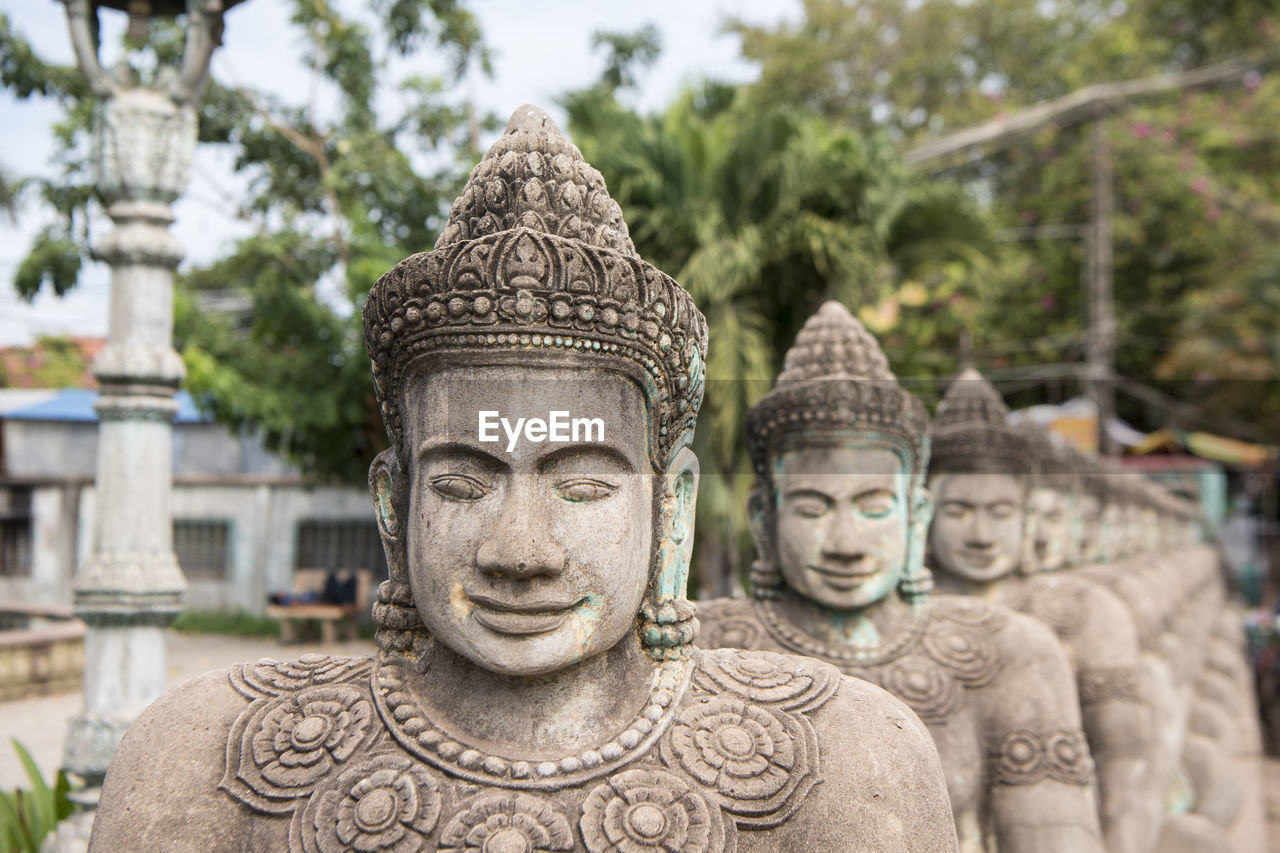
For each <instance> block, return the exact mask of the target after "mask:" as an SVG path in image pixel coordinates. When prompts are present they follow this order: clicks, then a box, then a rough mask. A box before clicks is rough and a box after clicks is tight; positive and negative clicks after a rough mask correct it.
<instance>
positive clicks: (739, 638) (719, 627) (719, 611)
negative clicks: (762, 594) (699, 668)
mask: <svg viewBox="0 0 1280 853" xmlns="http://www.w3.org/2000/svg"><path fill="white" fill-rule="evenodd" d="M697 604H698V609H697V617H698V639H697V643H698V645H699V646H701V647H702V648H704V649H726V648H727V649H758V648H775V647H776V644H774V643H773V642H772V641H771V640H770V638H769V634H768V631H766V630H765V627H764V623H763V622H761V620H760V616H759V614H758V613H757V612H756V607H755V602H754V599H751V598H713V599H709V600H707V601H699V602H698V603H697Z"/></svg>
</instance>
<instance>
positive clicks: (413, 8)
mask: <svg viewBox="0 0 1280 853" xmlns="http://www.w3.org/2000/svg"><path fill="white" fill-rule="evenodd" d="M231 14H232V15H234V14H236V12H235V11H233V12H232V13H231ZM290 20H291V24H292V33H291V35H293V36H295V37H296V38H298V39H300V40H301V42H302V45H303V48H302V61H303V62H304V63H306V65H307V67H309V68H310V69H311V70H312V74H313V76H314V88H315V91H317V92H320V93H323V94H324V96H325V97H324V98H323V101H324V103H325V108H324V109H323V110H320V109H317V108H316V106H315V104H314V103H286V102H284V101H282V100H281V99H279V98H277V97H274V96H272V95H270V94H269V93H267V92H265V91H260V90H256V89H254V88H251V87H230V86H227V85H225V84H224V83H223V82H222V81H219V80H217V79H215V80H213V81H212V83H211V85H210V87H209V90H208V92H207V94H206V96H205V99H204V101H203V102H202V104H201V107H200V140H201V142H202V143H204V144H215V145H221V146H225V147H226V148H228V149H229V150H230V151H231V152H232V153H233V155H234V163H235V169H236V171H237V172H238V173H240V174H241V175H242V176H244V177H245V178H247V183H248V189H247V191H246V192H245V194H244V195H243V196H239V197H236V198H234V199H228V202H227V203H228V204H229V205H234V208H235V209H236V210H237V211H238V212H239V215H240V216H241V217H242V218H243V219H244V220H246V221H247V222H248V223H250V224H251V225H252V226H253V228H254V232H255V233H253V234H252V235H251V236H250V237H247V238H245V239H244V240H241V241H240V242H239V243H237V244H236V246H235V247H234V248H233V249H232V250H231V251H230V252H229V253H228V254H227V255H226V256H225V257H222V258H220V259H218V260H217V261H215V262H214V263H212V264H210V265H208V266H207V267H204V268H192V269H187V270H185V271H184V273H183V274H182V275H180V276H179V279H178V288H179V293H178V295H177V306H176V310H175V344H176V346H177V347H178V349H179V350H180V351H181V353H182V355H183V358H184V360H185V362H186V364H187V371H188V377H187V387H188V389H189V390H190V391H191V392H192V394H193V396H194V397H195V398H196V399H197V401H199V402H200V403H201V404H202V405H203V406H205V407H206V408H207V409H209V410H211V411H212V412H213V413H214V415H215V416H216V417H218V418H219V419H221V420H223V421H226V422H228V423H230V424H233V425H237V426H238V425H241V424H246V423H252V424H254V425H256V426H257V427H258V428H260V429H261V431H262V433H263V435H264V438H265V440H266V443H267V445H268V446H269V447H270V448H271V449H273V450H277V451H280V452H283V453H285V454H287V455H288V456H289V457H291V458H292V459H293V460H294V461H295V462H297V463H299V464H300V465H301V466H302V467H303V468H304V469H305V470H307V471H308V472H310V473H313V474H315V475H318V476H321V477H332V478H341V479H346V480H348V481H351V482H360V481H362V480H363V478H364V477H365V473H366V471H367V470H368V464H369V462H370V461H371V459H372V457H373V455H375V454H376V453H377V452H378V450H380V449H381V448H382V446H384V442H385V438H384V437H383V435H382V428H381V423H380V421H379V419H378V413H377V410H376V406H375V405H374V404H373V393H372V380H371V377H370V372H369V365H368V358H367V355H366V354H365V350H364V344H363V340H362V336H361V333H360V329H359V309H360V307H361V306H362V304H363V299H364V297H365V294H366V293H367V292H368V290H369V287H370V286H371V285H372V283H373V282H374V281H375V280H376V279H377V277H378V276H379V275H381V274H382V273H383V272H384V271H386V269H387V268H389V267H390V266H392V265H393V264H394V263H396V262H397V261H399V260H400V259H401V258H403V257H405V256H407V255H409V254H412V253H413V252H416V251H422V250H425V249H427V248H430V246H431V245H432V243H433V242H434V239H435V232H436V229H437V228H438V226H439V225H440V223H441V222H442V217H443V215H444V214H445V213H446V212H447V205H448V204H449V203H450V202H451V201H452V199H453V197H454V195H455V194H456V192H457V190H458V188H459V186H460V183H461V180H462V178H463V177H464V174H465V171H464V169H465V167H466V166H467V165H469V164H470V163H471V162H473V161H474V160H475V159H476V157H478V152H476V151H475V146H476V144H477V137H478V134H479V133H480V132H481V131H482V130H485V129H487V128H490V127H492V126H493V119H492V118H490V117H487V116H477V115H475V113H474V111H473V110H472V109H471V108H470V106H469V105H468V104H466V103H464V102H459V101H457V100H456V99H455V98H454V95H453V92H454V91H455V89H456V88H457V87H456V84H457V83H458V82H459V80H460V79H461V78H462V77H463V76H465V75H467V74H470V73H487V71H488V69H489V65H490V54H489V49H488V47H487V45H486V44H485V43H484V41H483V39H482V38H481V34H480V32H479V28H478V25H477V23H476V21H475V19H474V17H473V16H472V15H471V13H470V12H469V11H467V8H466V4H465V3H463V2H459V0H379V2H376V3H374V4H372V6H371V10H370V11H369V12H365V13H356V14H350V15H349V14H346V13H344V12H343V11H342V10H341V9H340V8H339V7H338V6H337V5H336V4H334V5H331V4H329V3H327V2H324V0H293V2H292V3H291V18H290ZM428 44H429V45H430V46H431V48H432V49H434V50H436V51H437V52H438V53H439V55H440V56H441V57H442V58H443V60H444V65H445V69H446V70H445V71H444V73H443V74H440V75H437V76H428V75H424V74H413V75H410V76H408V77H405V78H403V79H397V78H396V77H395V76H394V75H393V74H392V68H393V67H394V66H393V62H394V61H395V60H397V59H399V58H401V57H405V56H407V55H409V54H410V52H411V51H415V50H418V49H420V48H422V47H424V46H425V45H428ZM126 47H127V48H128V49H127V50H126V52H125V58H126V60H127V61H128V62H130V63H131V64H132V65H134V66H135V67H136V68H137V69H138V71H139V73H140V74H141V73H142V72H143V71H145V69H146V68H148V67H153V66H155V65H156V64H158V63H173V62H175V61H177V58H178V56H179V55H180V51H181V47H182V41H181V29H180V28H179V27H178V25H177V24H175V23H173V22H169V23H165V22H163V21H153V22H152V24H151V26H150V30H149V33H148V38H147V41H146V43H145V44H143V45H127V46H126ZM0 57H3V60H2V61H0V83H3V84H4V85H6V86H7V87H9V88H10V90H11V91H13V92H14V93H15V94H17V95H18V96H19V97H37V96H41V97H47V98H53V99H55V100H56V101H57V102H58V103H59V104H60V105H61V106H62V107H63V108H64V119H63V121H62V122H61V123H60V124H59V125H58V130H57V133H58V137H59V143H60V147H59V153H58V160H59V163H60V164H61V166H62V169H61V171H60V174H58V175H57V176H56V177H55V178H54V179H52V180H41V181H37V182H36V185H37V188H38V191H39V194H40V196H41V198H42V200H43V201H44V203H45V205H46V207H47V208H48V209H50V210H52V211H53V212H54V213H55V214H56V221H55V224H53V225H51V226H50V227H49V228H48V229H46V230H45V231H44V232H42V233H41V234H40V235H39V236H38V237H37V240H36V242H35V244H34V245H33V246H32V249H31V251H30V252H29V254H28V256H27V258H26V259H25V260H24V261H23V263H22V264H21V265H20V267H19V270H18V275H17V277H16V279H15V285H16V286H17V287H18V289H19V292H20V293H21V294H22V295H24V296H26V297H27V298H32V297H34V296H35V294H36V293H37V292H39V290H40V289H41V288H42V287H52V289H53V290H54V291H55V292H57V293H63V292H65V291H66V290H68V289H69V288H71V287H73V286H74V285H75V282H76V279H77V276H78V274H79V271H80V264H81V260H82V258H83V256H84V254H85V253H86V252H87V248H88V244H89V237H90V235H89V228H88V223H89V222H90V221H91V217H90V215H89V214H90V212H91V211H92V210H93V209H94V206H95V204H96V202H95V201H94V199H93V190H92V181H91V178H90V176H89V168H88V158H87V155H86V148H87V146H86V133H87V130H88V127H89V115H90V106H91V104H90V101H89V99H88V98H87V97H86V93H85V91H84V86H83V83H81V82H80V77H79V74H78V73H77V72H76V71H75V70H74V69H69V68H63V67H59V66H55V65H52V64H49V63H46V62H45V61H44V60H42V59H41V58H40V57H39V56H37V55H36V53H35V52H34V51H33V50H32V49H31V48H30V46H29V45H28V44H27V42H26V41H25V40H24V39H22V37H21V36H20V35H19V34H18V33H17V32H16V31H15V30H14V28H13V26H12V24H11V22H10V21H9V19H8V18H7V17H3V16H0ZM387 96H392V97H391V98H389V97H387ZM392 99H394V102H395V103H397V104H398V107H396V108H394V109H380V108H379V105H380V104H382V103H387V102H391V101H392ZM314 100H315V101H316V102H319V101H320V99H319V98H317V99H314ZM228 304H231V305H238V306H239V309H238V310H235V311H231V312H228V311H226V310H215V309H214V308H213V307H212V306H214V305H223V306H225V305H228Z"/></svg>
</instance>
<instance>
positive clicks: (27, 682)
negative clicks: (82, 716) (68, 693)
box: [0, 601, 85, 701]
mask: <svg viewBox="0 0 1280 853" xmlns="http://www.w3.org/2000/svg"><path fill="white" fill-rule="evenodd" d="M84 635H85V625H84V623H83V622H81V621H80V620H79V619H76V618H75V617H74V616H72V614H71V610H70V608H58V607H45V606H41V605H31V604H21V603H17V602H9V601H0V701H7V700H10V699H22V698H25V697H28V696H39V695H42V694H45V693H57V692H61V691H65V690H75V689H78V688H79V686H80V682H81V679H82V676H83V669H84Z"/></svg>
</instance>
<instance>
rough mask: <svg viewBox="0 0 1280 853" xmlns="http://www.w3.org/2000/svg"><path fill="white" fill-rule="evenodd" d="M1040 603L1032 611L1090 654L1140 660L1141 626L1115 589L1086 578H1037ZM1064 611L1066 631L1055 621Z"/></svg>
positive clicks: (1063, 618)
mask: <svg viewBox="0 0 1280 853" xmlns="http://www.w3.org/2000/svg"><path fill="white" fill-rule="evenodd" d="M1035 589H1036V603H1035V604H1034V605H1033V607H1032V609H1031V610H1030V611H1028V612H1029V613H1030V614H1031V615H1033V616H1035V617H1036V618H1038V619H1040V620H1041V621H1043V622H1045V623H1046V624H1048V625H1049V626H1050V627H1051V628H1054V629H1055V630H1057V631H1058V633H1059V634H1060V635H1062V636H1064V638H1065V637H1070V639H1071V641H1072V642H1073V644H1074V645H1075V646H1076V647H1077V648H1079V649H1080V650H1081V651H1082V652H1084V653H1086V656H1090V657H1092V656H1093V655H1089V654H1088V653H1089V652H1090V651H1091V650H1092V651H1093V652H1094V653H1095V654H1105V655H1107V656H1109V657H1116V658H1124V659H1125V660H1126V661H1128V660H1130V659H1136V658H1137V657H1138V655H1139V654H1140V653H1141V649H1140V648H1139V645H1138V627H1137V623H1136V622H1135V621H1134V619H1133V615H1132V614H1131V613H1130V612H1129V608H1128V606H1126V605H1125V603H1124V601H1123V600H1122V599H1121V598H1120V597H1119V596H1118V595H1117V594H1116V593H1115V591H1114V590H1112V589H1110V588H1108V587H1106V586H1104V585H1103V584H1101V583H1098V582H1096V581H1093V580H1090V579H1088V578H1082V577H1071V576H1063V577H1058V576H1056V575H1055V576H1049V577H1045V578H1043V579H1040V580H1038V581H1037V583H1036V585H1035ZM1054 614H1062V619H1061V622H1062V624H1063V625H1064V626H1065V630H1063V629H1059V625H1058V624H1057V623H1055V622H1054V621H1053V615H1054Z"/></svg>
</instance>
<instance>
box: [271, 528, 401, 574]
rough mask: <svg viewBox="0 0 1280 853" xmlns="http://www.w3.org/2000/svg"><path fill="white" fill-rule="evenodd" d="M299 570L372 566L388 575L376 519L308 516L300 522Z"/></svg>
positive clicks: (375, 572)
mask: <svg viewBox="0 0 1280 853" xmlns="http://www.w3.org/2000/svg"><path fill="white" fill-rule="evenodd" d="M295 553H296V554H297V557H296V558H295V560H294V568H296V569H369V570H371V571H372V572H373V575H374V579H375V580H383V579H385V578H386V577H387V563H386V557H385V555H384V554H383V553H382V541H381V540H380V539H379V538H378V525H377V524H376V523H374V522H373V521H350V520H340V521H330V520H323V519H308V520H305V521H301V522H299V523H298V548H297V551H296V552H295Z"/></svg>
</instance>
